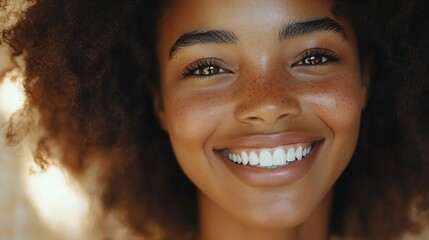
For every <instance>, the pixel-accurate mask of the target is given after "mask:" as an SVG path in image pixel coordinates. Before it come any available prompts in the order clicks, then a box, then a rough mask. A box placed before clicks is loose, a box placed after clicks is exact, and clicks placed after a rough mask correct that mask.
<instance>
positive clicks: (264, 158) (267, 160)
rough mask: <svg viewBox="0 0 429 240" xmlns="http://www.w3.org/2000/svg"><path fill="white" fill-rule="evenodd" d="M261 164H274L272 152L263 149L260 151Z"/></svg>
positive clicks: (263, 165) (264, 165)
mask: <svg viewBox="0 0 429 240" xmlns="http://www.w3.org/2000/svg"><path fill="white" fill-rule="evenodd" d="M259 165H261V167H270V166H272V165H273V157H272V156H271V153H270V152H268V151H267V150H262V151H261V152H260V153H259Z"/></svg>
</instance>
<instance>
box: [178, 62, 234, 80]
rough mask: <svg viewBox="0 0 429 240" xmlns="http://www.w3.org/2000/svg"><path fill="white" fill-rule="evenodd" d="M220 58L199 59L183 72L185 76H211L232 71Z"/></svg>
mask: <svg viewBox="0 0 429 240" xmlns="http://www.w3.org/2000/svg"><path fill="white" fill-rule="evenodd" d="M224 66H225V64H224V63H223V62H222V61H220V60H219V59H210V58H208V59H207V58H206V59H199V60H197V61H195V62H193V63H191V64H190V65H188V66H187V67H186V68H185V69H184V70H183V72H182V75H183V77H209V76H213V75H217V74H223V73H231V71H229V70H227V68H226V67H224Z"/></svg>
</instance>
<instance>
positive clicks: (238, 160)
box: [237, 154, 243, 164]
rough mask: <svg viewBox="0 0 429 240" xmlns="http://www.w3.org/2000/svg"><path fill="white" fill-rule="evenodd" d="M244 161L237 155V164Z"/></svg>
mask: <svg viewBox="0 0 429 240" xmlns="http://www.w3.org/2000/svg"><path fill="white" fill-rule="evenodd" d="M242 162H243V161H242V160H241V156H240V155H239V154H237V163H239V164H241V163H242Z"/></svg>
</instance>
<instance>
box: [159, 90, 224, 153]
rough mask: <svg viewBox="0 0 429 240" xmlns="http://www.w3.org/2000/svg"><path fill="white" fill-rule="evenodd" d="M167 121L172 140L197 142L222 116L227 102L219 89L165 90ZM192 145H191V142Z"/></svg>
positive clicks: (199, 142) (200, 140)
mask: <svg viewBox="0 0 429 240" xmlns="http://www.w3.org/2000/svg"><path fill="white" fill-rule="evenodd" d="M164 96H168V98H165V99H164V106H165V113H166V121H167V126H168V131H169V134H170V138H171V140H172V141H173V144H174V141H180V142H183V143H184V142H194V144H197V145H198V146H201V143H204V141H205V140H206V139H207V138H208V137H209V136H210V134H211V133H212V132H213V131H214V129H215V128H216V126H217V125H218V124H219V122H220V121H221V119H222V116H223V115H224V112H225V109H226V108H227V106H226V103H225V102H223V99H225V98H224V97H223V96H222V95H221V94H219V93H216V92H210V93H208V92H204V91H194V92H190V93H188V92H185V93H182V94H181V93H180V91H177V92H173V91H172V92H170V93H168V92H167V93H166V94H164ZM191 147H192V146H191Z"/></svg>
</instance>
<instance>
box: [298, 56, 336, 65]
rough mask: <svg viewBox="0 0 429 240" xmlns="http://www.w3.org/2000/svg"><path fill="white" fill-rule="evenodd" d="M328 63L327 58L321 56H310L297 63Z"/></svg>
mask: <svg viewBox="0 0 429 240" xmlns="http://www.w3.org/2000/svg"><path fill="white" fill-rule="evenodd" d="M327 61H329V58H328V57H326V56H322V55H316V56H311V57H308V58H305V59H304V60H301V61H300V62H298V64H301V65H320V64H324V63H326V62H327Z"/></svg>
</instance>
